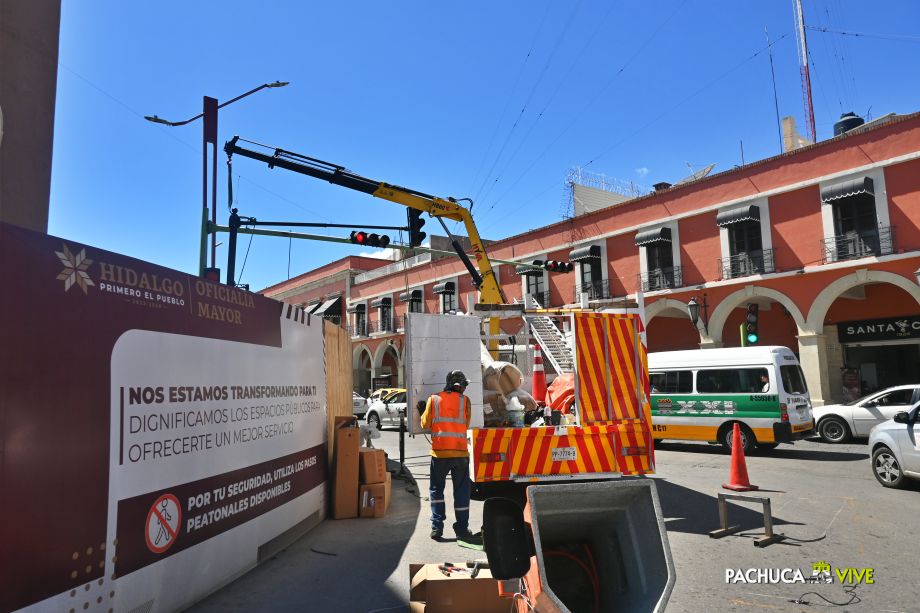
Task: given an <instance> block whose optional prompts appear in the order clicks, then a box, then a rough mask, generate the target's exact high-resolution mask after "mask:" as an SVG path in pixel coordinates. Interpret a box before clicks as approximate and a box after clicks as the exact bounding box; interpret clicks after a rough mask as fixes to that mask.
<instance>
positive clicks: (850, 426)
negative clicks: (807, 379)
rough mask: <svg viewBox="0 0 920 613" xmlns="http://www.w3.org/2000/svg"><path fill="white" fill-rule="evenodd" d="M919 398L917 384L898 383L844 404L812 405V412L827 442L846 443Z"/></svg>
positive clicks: (906, 407)
mask: <svg viewBox="0 0 920 613" xmlns="http://www.w3.org/2000/svg"><path fill="white" fill-rule="evenodd" d="M917 402H920V385H898V386H895V387H889V388H887V389H883V390H881V391H878V392H874V393H872V394H869V395H868V396H863V397H862V398H858V399H857V400H853V401H852V402H846V403H844V404H829V405H825V406H823V407H815V408H813V409H812V413H814V416H815V424H816V429H817V432H818V434H819V435H820V436H821V438H822V439H824V440H825V441H826V442H828V443H845V442H847V441H849V440H850V438H851V437H859V438H865V437H867V436H869V431H870V430H871V429H872V428H873V427H875V426H877V425H878V424H880V423H882V422H883V421H885V420H887V419H891V418H892V417H894V415H895V413H899V412H901V411H907V410H909V409H910V408H911V407H912V406H913V405H914V404H915V403H917Z"/></svg>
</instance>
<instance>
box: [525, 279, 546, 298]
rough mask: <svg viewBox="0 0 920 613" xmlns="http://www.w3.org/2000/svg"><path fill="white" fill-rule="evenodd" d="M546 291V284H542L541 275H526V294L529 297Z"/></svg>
mask: <svg viewBox="0 0 920 613" xmlns="http://www.w3.org/2000/svg"><path fill="white" fill-rule="evenodd" d="M544 291H546V284H545V283H544V282H543V275H542V274H540V275H527V293H528V294H530V295H531V296H536V295H538V294H542V293H543V292H544Z"/></svg>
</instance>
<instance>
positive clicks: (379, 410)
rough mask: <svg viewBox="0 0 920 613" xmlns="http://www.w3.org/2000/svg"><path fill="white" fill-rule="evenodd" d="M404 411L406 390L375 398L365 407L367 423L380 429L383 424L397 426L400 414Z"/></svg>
mask: <svg viewBox="0 0 920 613" xmlns="http://www.w3.org/2000/svg"><path fill="white" fill-rule="evenodd" d="M405 413H406V392H405V390H403V391H401V392H396V393H395V394H390V395H389V396H384V399H383V400H375V401H374V402H373V404H371V406H370V407H369V408H368V409H367V425H369V426H374V427H375V428H377V429H378V430H380V429H381V428H382V427H383V426H399V417H400V415H405Z"/></svg>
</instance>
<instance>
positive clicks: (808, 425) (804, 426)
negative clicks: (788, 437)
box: [792, 421, 815, 432]
mask: <svg viewBox="0 0 920 613" xmlns="http://www.w3.org/2000/svg"><path fill="white" fill-rule="evenodd" d="M814 425H815V422H814V421H807V422H805V423H804V424H798V425H796V426H792V431H793V432H804V431H805V430H811V429H812V428H813V427H814Z"/></svg>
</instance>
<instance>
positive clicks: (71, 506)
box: [0, 224, 327, 613]
mask: <svg viewBox="0 0 920 613" xmlns="http://www.w3.org/2000/svg"><path fill="white" fill-rule="evenodd" d="M0 262H3V269H4V270H5V271H6V273H7V274H6V275H5V278H4V282H3V289H2V294H0V424H2V427H0V455H2V457H0V466H2V467H3V470H2V473H0V491H2V492H3V504H2V505H0V541H2V543H3V546H2V547H0V559H2V563H0V568H3V572H2V573H0V612H3V613H5V612H7V611H15V610H20V609H24V610H29V611H32V610H35V611H46V610H47V611H70V610H77V611H111V610H117V611H131V610H143V611H175V610H180V609H183V608H185V607H187V606H188V605H190V604H192V603H193V602H195V601H196V600H198V599H200V598H202V597H203V596H205V595H207V594H208V593H209V592H211V591H213V590H214V589H215V588H217V587H218V586H220V585H222V584H224V583H226V582H227V581H229V580H230V579H232V578H233V577H235V576H238V575H239V574H240V573H242V572H244V571H246V570H247V569H249V568H251V567H252V566H254V565H255V564H256V562H257V561H258V560H259V559H260V555H265V552H266V551H267V550H268V549H270V547H269V546H268V545H267V544H269V543H271V542H272V541H273V540H275V539H278V538H279V537H281V536H282V535H286V534H290V531H292V530H294V531H296V529H301V528H302V527H303V526H304V525H306V524H309V523H310V522H311V521H318V520H319V519H321V514H322V512H323V511H322V510H323V509H324V508H325V493H324V492H325V488H324V487H323V484H324V481H325V475H326V457H327V454H326V417H325V415H326V406H325V398H326V384H325V373H324V360H323V356H324V345H323V343H324V341H323V331H322V325H321V323H322V322H321V320H313V321H312V322H311V321H310V320H309V318H308V317H305V316H304V314H303V312H302V311H300V310H294V309H291V308H290V307H289V306H287V305H282V304H281V303H279V302H276V301H274V300H270V299H267V298H264V297H262V296H258V295H254V294H250V293H248V292H243V291H240V290H238V289H236V288H231V287H227V286H224V285H219V284H216V283H211V282H209V281H205V280H203V279H200V278H197V277H194V276H191V275H187V274H184V273H180V272H176V271H174V270H169V269H166V268H162V267H159V266H154V265H152V264H149V263H146V262H142V261H139V260H136V259H132V258H129V257H125V256H122V255H118V254H115V253H111V252H107V251H102V250H100V249H95V248H93V247H89V246H86V245H81V244H78V243H75V242H73V241H69V240H64V239H60V238H56V237H53V236H47V235H43V234H38V233H34V232H31V231H28V230H24V229H21V228H18V227H16V226H11V225H6V224H0Z"/></svg>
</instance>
